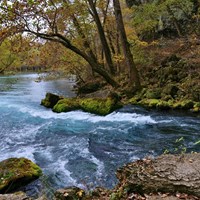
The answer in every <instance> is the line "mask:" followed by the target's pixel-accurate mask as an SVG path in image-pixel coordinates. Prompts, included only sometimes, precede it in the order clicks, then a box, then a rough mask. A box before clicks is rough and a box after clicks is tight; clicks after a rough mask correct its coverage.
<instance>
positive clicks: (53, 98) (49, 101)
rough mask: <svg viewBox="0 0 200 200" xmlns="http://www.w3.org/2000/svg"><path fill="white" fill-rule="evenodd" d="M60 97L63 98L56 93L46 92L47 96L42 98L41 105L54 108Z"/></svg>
mask: <svg viewBox="0 0 200 200" xmlns="http://www.w3.org/2000/svg"><path fill="white" fill-rule="evenodd" d="M60 99H62V97H60V96H58V95H56V94H52V93H46V97H45V98H44V99H42V101H41V105H43V106H45V107H47V108H53V107H54V106H55V105H56V104H57V102H58V101H59V100H60Z"/></svg>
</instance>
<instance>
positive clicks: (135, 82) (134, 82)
mask: <svg viewBox="0 0 200 200" xmlns="http://www.w3.org/2000/svg"><path fill="white" fill-rule="evenodd" d="M113 5H114V11H115V18H116V24H117V30H118V32H119V35H120V39H121V44H122V49H123V53H124V57H125V60H126V64H127V67H128V70H129V84H130V86H134V89H139V88H140V79H139V73H138V71H137V68H136V65H135V63H134V61H133V55H132V53H131V50H130V44H129V43H128V39H127V36H126V32H125V28H124V22H123V17H122V12H121V6H120V2H119V0H113Z"/></svg>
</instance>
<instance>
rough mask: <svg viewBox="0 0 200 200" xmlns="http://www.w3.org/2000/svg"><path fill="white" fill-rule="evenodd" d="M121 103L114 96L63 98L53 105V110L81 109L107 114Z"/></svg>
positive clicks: (58, 111)
mask: <svg viewBox="0 0 200 200" xmlns="http://www.w3.org/2000/svg"><path fill="white" fill-rule="evenodd" d="M121 106H122V105H121V104H120V103H119V102H118V100H117V99H116V98H113V97H108V98H80V99H79V98H64V99H61V100H60V101H58V103H57V104H56V105H55V106H54V107H53V111H54V112H57V113H60V112H69V111H73V110H83V111H85V112H89V113H93V114H97V115H103V116H104V115H107V114H109V113H111V112H113V111H114V110H116V109H118V108H120V107H121Z"/></svg>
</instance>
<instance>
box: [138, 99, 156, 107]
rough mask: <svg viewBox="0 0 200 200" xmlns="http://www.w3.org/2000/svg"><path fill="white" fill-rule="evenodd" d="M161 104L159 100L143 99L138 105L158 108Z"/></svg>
mask: <svg viewBox="0 0 200 200" xmlns="http://www.w3.org/2000/svg"><path fill="white" fill-rule="evenodd" d="M159 102H160V100H158V99H142V100H141V101H140V102H139V103H138V104H139V105H141V106H144V107H148V108H156V107H157V104H158V103H159Z"/></svg>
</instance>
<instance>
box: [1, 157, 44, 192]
mask: <svg viewBox="0 0 200 200" xmlns="http://www.w3.org/2000/svg"><path fill="white" fill-rule="evenodd" d="M41 175H42V170H41V169H40V167H39V166H38V165H36V164H35V163H33V162H32V161H30V160H28V159H26V158H9V159H7V160H4V161H2V162H0V193H7V192H10V191H13V190H14V189H16V188H19V187H21V186H24V185H26V184H28V183H30V182H32V181H33V180H35V179H37V178H39V177H40V176H41Z"/></svg>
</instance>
